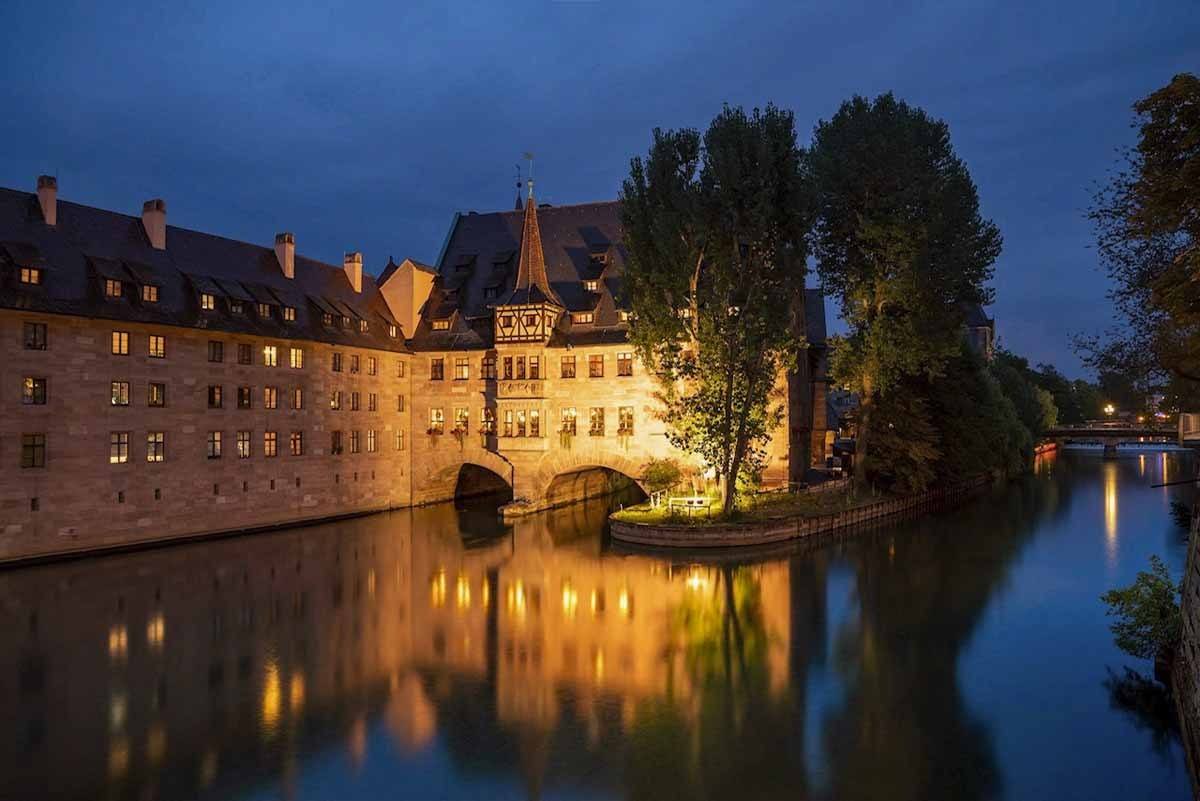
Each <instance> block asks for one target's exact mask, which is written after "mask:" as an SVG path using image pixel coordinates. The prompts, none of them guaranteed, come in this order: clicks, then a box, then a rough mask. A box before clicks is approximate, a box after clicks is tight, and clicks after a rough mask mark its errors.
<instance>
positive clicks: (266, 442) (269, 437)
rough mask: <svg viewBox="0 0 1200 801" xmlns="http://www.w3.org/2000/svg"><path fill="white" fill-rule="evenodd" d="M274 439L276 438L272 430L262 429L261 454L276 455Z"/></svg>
mask: <svg viewBox="0 0 1200 801" xmlns="http://www.w3.org/2000/svg"><path fill="white" fill-rule="evenodd" d="M275 439H276V434H275V432H274V431H264V432H263V456H268V457H270V456H275V455H276V453H277V452H276V450H275V447H276V441H275Z"/></svg>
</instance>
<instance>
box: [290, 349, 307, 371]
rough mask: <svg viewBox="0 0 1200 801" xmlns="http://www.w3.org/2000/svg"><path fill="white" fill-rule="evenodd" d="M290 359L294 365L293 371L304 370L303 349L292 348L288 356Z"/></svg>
mask: <svg viewBox="0 0 1200 801" xmlns="http://www.w3.org/2000/svg"><path fill="white" fill-rule="evenodd" d="M288 358H289V359H290V360H291V361H290V364H291V365H292V369H293V370H302V369H304V350H303V349H301V348H292V349H291V351H290V352H289V354H288Z"/></svg>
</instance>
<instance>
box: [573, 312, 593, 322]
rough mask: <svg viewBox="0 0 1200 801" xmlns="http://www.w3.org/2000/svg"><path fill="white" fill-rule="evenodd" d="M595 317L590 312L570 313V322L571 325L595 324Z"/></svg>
mask: <svg viewBox="0 0 1200 801" xmlns="http://www.w3.org/2000/svg"><path fill="white" fill-rule="evenodd" d="M595 320H596V315H594V314H592V313H591V312H572V313H571V322H573V323H591V322H595Z"/></svg>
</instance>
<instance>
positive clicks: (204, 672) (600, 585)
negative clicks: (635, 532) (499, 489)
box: [0, 453, 1186, 801]
mask: <svg viewBox="0 0 1200 801" xmlns="http://www.w3.org/2000/svg"><path fill="white" fill-rule="evenodd" d="M1172 458H1175V457H1172ZM1085 459H1086V457H1078V458H1076V457H1070V456H1057V455H1055V454H1053V453H1051V454H1046V455H1044V456H1042V457H1039V459H1038V461H1037V465H1036V471H1035V476H1033V477H1031V478H1030V479H1029V480H1027V481H1025V482H1023V483H1020V484H1017V485H1013V486H1012V487H1010V488H1008V489H1007V490H1003V491H1000V492H998V493H997V494H996V495H995V497H991V498H985V499H981V500H980V501H978V502H976V503H974V504H972V505H970V506H968V507H965V508H963V509H960V510H957V511H955V512H953V513H950V514H947V515H941V516H937V517H935V518H930V519H927V520H923V521H918V522H914V523H909V524H905V525H903V526H900V527H892V528H889V529H882V530H880V531H878V532H875V533H871V532H864V533H860V534H857V535H855V536H854V537H851V538H848V539H846V540H845V541H843V542H840V543H831V544H827V545H823V546H820V547H814V546H811V545H805V546H798V547H797V548H795V549H793V551H792V552H791V553H785V554H783V555H781V556H776V557H773V558H769V559H763V560H759V561H751V562H740V563H739V562H723V561H721V560H720V559H717V558H714V557H713V555H711V554H701V555H696V556H692V557H686V556H683V555H680V557H679V558H669V557H661V556H649V555H622V554H619V553H613V552H611V551H609V550H608V548H607V546H606V544H605V542H604V538H603V536H602V535H601V533H600V532H601V530H602V528H603V521H604V517H605V515H606V512H607V507H606V505H605V504H604V503H599V502H589V503H585V504H579V505H577V506H573V507H568V508H565V509H560V510H555V511H553V512H548V513H546V514H543V515H539V516H537V517H533V518H529V519H526V520H522V521H520V522H519V523H517V524H516V525H515V526H512V527H507V528H506V527H502V526H499V525H498V524H496V523H495V521H494V515H493V516H492V522H491V523H487V524H486V525H485V522H484V521H485V520H487V519H488V518H487V514H486V513H485V512H484V511H481V510H479V509H474V510H472V509H467V508H455V507H454V506H449V505H448V506H444V507H430V508H426V509H420V510H414V511H406V512H400V513H394V514H390V515H379V516H374V517H368V518H361V519H358V520H353V521H346V522H340V523H337V524H331V525H325V526H316V527H311V528H306V529H300V530H295V531H291V532H283V533H279V534H272V535H261V536H256V537H247V538H240V539H232V540H223V541H218V542H212V543H206V544H200V545H193V546H184V547H178V548H170V549H163V550H158V551H150V552H144V553H139V554H130V555H125V556H117V557H111V558H105V559H94V560H86V561H78V562H70V563H63V564H59V565H52V566H46V567H38V568H30V569H25V570H16V571H8V572H6V573H0V632H2V633H3V635H4V642H5V643H6V644H7V645H8V646H10V647H6V648H5V649H2V650H0V708H4V709H6V710H11V715H10V717H11V720H12V723H11V725H10V726H8V727H6V730H4V733H3V734H2V735H0V738H3V739H0V776H3V777H4V778H5V781H6V782H7V786H5V787H3V788H0V796H2V795H4V793H5V792H8V791H9V790H10V789H11V791H12V792H13V793H14V794H15V795H14V797H20V798H39V797H56V798H78V799H92V798H113V799H116V798H143V797H156V798H196V797H199V798H246V797H275V796H279V795H283V796H286V797H291V798H309V797H315V798H321V797H326V796H327V795H328V794H329V793H330V792H331V790H330V787H336V788H338V793H339V795H345V796H346V797H376V796H377V795H378V794H379V792H380V790H379V788H388V789H387V791H386V792H387V793H388V794H395V795H400V796H409V797H416V798H424V797H431V796H432V797H478V796H479V795H480V794H481V793H482V792H483V791H482V790H481V788H485V787H487V788H492V790H491V791H489V792H487V793H485V794H487V795H496V796H501V797H510V796H522V795H524V796H527V797H538V796H540V795H542V794H553V795H556V796H566V797H572V796H586V797H597V798H608V797H614V798H615V797H620V798H633V799H640V798H647V799H649V798H654V799H659V798H729V797H736V798H739V799H747V801H749V799H759V798H761V799H773V798H782V797H789V798H836V799H841V798H854V799H859V798H887V799H914V800H915V799H941V798H945V799H951V798H952V799H985V798H998V797H1001V796H1008V797H1014V798H1016V797H1046V796H1049V795H1054V794H1055V792H1054V791H1055V789H1057V788H1056V784H1055V781H1056V780H1055V777H1054V776H1055V774H1053V772H1050V773H1047V774H1046V778H1045V782H1046V783H1045V784H1042V785H1036V786H1032V787H1028V786H1023V785H1018V786H1015V787H1014V786H1010V785H1012V784H1013V782H1015V781H1016V779H1014V778H1012V776H1013V775H1018V774H1020V771H1017V770H1015V767H1016V766H1015V765H1014V764H1012V762H1011V760H1012V759H1013V756H1012V754H1011V753H1010V752H1009V751H1007V750H1004V749H1003V748H1002V747H1001V740H1000V738H998V737H997V736H996V734H995V731H994V728H995V727H996V726H998V725H1001V724H1002V723H1004V722H1005V721H1011V720H1012V718H1011V716H1012V715H1014V714H1016V715H1019V717H1017V718H1016V720H1018V721H1020V723H1021V724H1022V725H1025V724H1026V722H1027V721H1026V718H1028V717H1030V716H1037V715H1039V714H1040V713H1041V712H1042V710H1040V709H1024V710H1020V701H1019V696H1020V693H1018V694H1017V695H1016V696H1013V697H1005V698H1001V699H1000V702H999V704H998V705H996V706H993V707H989V706H988V705H987V704H986V699H985V698H984V697H982V696H981V695H980V694H979V693H978V691H977V690H976V689H975V688H974V686H973V685H972V684H969V683H967V682H965V681H964V678H963V670H962V667H961V664H962V662H963V661H964V659H965V658H966V654H967V653H968V652H969V651H970V650H971V648H972V643H978V642H979V641H980V639H981V638H982V639H983V641H984V643H985V644H986V643H991V642H994V639H993V638H994V637H995V636H1000V637H1001V638H1002V639H1001V640H1000V642H1003V643H1005V647H1002V648H996V649H995V650H994V651H989V652H988V653H989V654H990V656H988V658H987V659H986V660H985V661H986V664H987V665H988V666H989V667H993V669H994V670H995V674H994V676H993V678H994V679H995V680H996V681H1001V682H1002V681H1009V682H1011V681H1013V680H1014V678H1015V679H1016V680H1019V681H1028V682H1033V683H1040V681H1041V680H1042V678H1043V677H1039V676H1037V675H1028V676H1026V675H1025V674H1026V673H1027V667H1028V664H1029V661H1030V660H1029V657H1030V654H1029V653H1028V651H1029V650H1030V649H1036V648H1037V647H1041V646H1038V645H1037V643H1038V642H1039V641H1038V640H1037V639H1036V638H1035V635H1034V634H1029V635H1025V639H1024V640H1020V637H1019V636H1018V635H1016V634H1014V633H1013V631H1012V630H1011V628H1010V629H1007V630H1003V629H1002V633H1001V634H1000V635H984V634H981V633H980V629H981V627H983V625H984V621H985V620H986V619H987V617H988V615H987V612H988V610H989V608H990V607H992V605H993V601H994V599H996V598H997V597H1001V596H1003V595H1005V594H1006V593H1011V592H1013V590H1012V585H1013V583H1014V582H1017V583H1018V585H1019V586H1021V587H1027V588H1028V585H1026V584H1020V582H1021V581H1024V580H1023V579H1019V578H1016V577H1014V570H1015V565H1017V564H1018V563H1019V562H1021V561H1022V559H1020V558H1019V557H1021V555H1022V554H1026V553H1027V552H1028V553H1031V554H1032V555H1030V556H1029V557H1028V558H1029V559H1034V560H1035V561H1036V562H1037V565H1038V567H1039V569H1041V570H1043V571H1046V570H1054V569H1059V568H1061V569H1063V570H1065V571H1067V572H1068V573H1072V574H1073V573H1076V572H1078V571H1079V570H1080V567H1081V566H1082V565H1086V564H1099V565H1108V566H1109V568H1110V569H1111V566H1112V565H1113V564H1114V563H1115V562H1116V561H1117V560H1118V559H1119V557H1120V553H1119V549H1117V548H1116V543H1117V541H1118V539H1119V538H1123V537H1129V536H1131V534H1130V533H1129V532H1127V531H1126V532H1122V531H1120V524H1119V520H1118V515H1117V503H1118V490H1119V492H1120V494H1121V499H1122V501H1121V502H1122V504H1123V506H1125V508H1126V509H1127V510H1128V508H1130V507H1129V506H1128V505H1127V504H1129V503H1133V502H1127V501H1126V500H1125V499H1126V496H1127V495H1128V494H1129V493H1131V492H1134V491H1138V492H1141V491H1142V489H1141V487H1142V486H1143V485H1144V483H1145V482H1139V481H1137V480H1136V478H1135V474H1136V471H1140V470H1142V469H1148V470H1151V471H1154V470H1155V469H1156V468H1157V469H1158V470H1160V471H1161V470H1162V469H1163V468H1162V466H1161V463H1159V462H1158V461H1157V460H1155V461H1154V462H1151V464H1150V465H1143V464H1142V463H1141V462H1140V460H1139V463H1138V465H1137V466H1136V467H1135V466H1134V464H1133V462H1132V461H1131V460H1130V461H1129V462H1128V467H1127V468H1125V469H1127V471H1128V472H1126V474H1125V475H1123V476H1119V475H1118V474H1119V473H1120V472H1121V470H1122V469H1123V468H1121V467H1120V464H1119V463H1117V462H1107V463H1101V462H1100V460H1099V459H1098V458H1092V459H1091V461H1084V460H1085ZM1092 492H1095V493H1097V494H1098V495H1099V496H1100V497H1101V498H1102V513H1101V510H1100V509H1099V508H1098V507H1099V506H1100V504H1096V503H1095V502H1094V501H1093V500H1092V499H1091V495H1090V494H1088V493H1092ZM1146 492H1148V490H1147V491H1146ZM1079 493H1083V495H1085V496H1086V498H1087V503H1086V504H1080V505H1079V510H1080V514H1083V513H1085V512H1086V513H1088V514H1090V515H1091V517H1081V518H1080V522H1079V523H1078V524H1072V525H1075V526H1076V528H1077V530H1076V528H1073V529H1071V531H1072V532H1075V533H1072V534H1071V538H1072V539H1071V541H1072V542H1074V543H1076V546H1074V547H1076V548H1077V550H1075V551H1072V552H1071V554H1070V559H1069V560H1067V561H1068V562H1069V564H1068V565H1067V566H1066V567H1062V564H1061V561H1060V559H1059V558H1058V557H1054V556H1049V557H1041V556H1036V554H1033V552H1034V551H1035V550H1036V549H1034V548H1033V545H1032V544H1033V543H1035V542H1041V541H1042V539H1045V541H1046V542H1050V543H1054V542H1056V541H1057V540H1055V539H1054V538H1041V534H1040V532H1042V531H1043V530H1059V529H1055V528H1054V527H1055V526H1062V525H1066V523H1065V522H1064V521H1067V520H1073V519H1074V518H1072V517H1071V515H1070V514H1068V510H1069V509H1070V508H1071V499H1072V497H1073V494H1079ZM1137 497H1141V496H1137ZM1162 506H1163V504H1162V503H1159V504H1158V506H1157V507H1156V508H1161V507H1162ZM1085 507H1086V508H1085ZM1126 513H1127V514H1129V512H1128V511H1127V512H1126ZM1100 526H1103V528H1104V531H1105V546H1104V548H1102V549H1097V548H1096V542H1095V539H1094V533H1095V530H1096V528H1099V527H1100ZM1038 560H1042V561H1038ZM1138 566H1139V567H1140V566H1141V565H1140V564H1139V565H1138ZM1043 575H1044V574H1043ZM1103 589H1104V587H1100V586H1097V587H1095V588H1091V587H1088V588H1087V593H1088V596H1089V597H1090V598H1093V599H1094V598H1095V597H1096V596H1098V594H1099V593H1100V592H1101V591H1102V590H1103ZM1032 590H1033V591H1035V592H1037V593H1039V598H1040V601H1039V603H1040V606H1039V607H1038V608H1039V609H1040V610H1041V611H1042V612H1043V613H1044V610H1045V605H1046V604H1050V603H1052V602H1053V598H1054V593H1053V592H1049V593H1042V592H1040V590H1041V588H1040V587H1039V586H1037V585H1033V586H1032ZM493 601H494V602H493ZM1043 616H1044V615H1043V614H1042V613H1039V615H1037V616H1035V617H1037V618H1038V619H1039V620H1040V619H1042V618H1043ZM1096 628H1097V631H1098V632H1099V633H1098V635H1097V636H1098V637H1101V638H1103V639H1102V640H1101V641H1102V642H1106V641H1107V632H1106V631H1104V629H1103V621H1100V622H1099V623H1098V624H1097V627H1096ZM143 632H144V639H143V637H142V633H143ZM131 633H132V636H131ZM1018 641H1020V642H1021V645H1013V646H1012V647H1011V648H1009V647H1008V646H1009V644H1011V643H1015V642H1018ZM981 647H982V646H981ZM1082 650H1086V649H1082ZM1080 670H1081V674H1082V675H1083V676H1084V677H1085V678H1086V680H1081V679H1080V678H1079V677H1074V676H1073V677H1071V680H1070V682H1069V684H1068V686H1070V687H1078V688H1080V689H1078V690H1077V692H1079V693H1084V692H1086V691H1087V690H1086V689H1085V688H1086V687H1088V686H1089V681H1091V678H1092V677H1095V676H1096V675H1097V671H1098V670H1101V668H1100V667H1099V666H1097V665H1094V664H1087V665H1083V666H1080ZM1115 681H1117V680H1115V679H1114V682H1115ZM1095 685H1096V682H1095V681H1092V682H1091V684H1090V686H1091V687H1093V688H1094V687H1095ZM1016 686H1017V687H1023V686H1024V685H1021V684H1018V685H1016ZM1113 687H1116V688H1117V689H1113ZM1130 687H1133V685H1131V684H1130V683H1128V682H1126V683H1124V684H1112V685H1111V686H1110V687H1109V690H1111V692H1112V698H1113V699H1117V700H1114V701H1113V704H1115V705H1117V706H1119V707H1120V708H1119V709H1117V710H1116V711H1113V710H1112V709H1110V705H1109V704H1108V702H1107V693H1106V695H1105V698H1103V699H1100V701H1099V702H1098V705H1097V706H1098V709H1099V711H1098V712H1093V713H1092V714H1094V715H1097V714H1098V715H1114V716H1117V717H1120V718H1121V719H1122V720H1125V719H1126V718H1124V715H1125V712H1124V711H1123V710H1125V709H1129V708H1131V707H1134V706H1136V704H1135V703H1134V701H1136V700H1137V699H1138V698H1141V697H1142V696H1143V695H1145V694H1144V693H1139V691H1138V688H1137V687H1133V689H1129V688H1130ZM1131 699H1132V700H1131ZM1073 700H1074V703H1073V705H1072V708H1073V709H1075V710H1077V712H1076V715H1079V716H1080V717H1079V718H1078V719H1076V718H1074V717H1063V718H1062V719H1061V720H1050V721H1043V723H1042V725H1059V726H1062V727H1064V728H1063V731H1062V736H1061V737H1060V738H1059V739H1060V740H1061V742H1062V743H1063V747H1070V744H1071V742H1072V741H1073V739H1074V738H1075V737H1076V736H1078V735H1079V733H1080V732H1081V731H1085V730H1086V729H1087V728H1088V727H1090V726H1092V725H1094V724H1095V723H1096V720H1097V719H1096V718H1094V717H1093V718H1088V717H1086V715H1082V714H1081V713H1079V712H1078V710H1080V709H1086V708H1087V703H1086V702H1085V699H1084V697H1083V696H1080V697H1078V698H1075V699H1073ZM1118 700H1119V702H1118ZM1014 708H1015V709H1016V710H1017V711H1015V712H1014V711H1013V710H1014ZM1152 732H1153V733H1154V736H1156V737H1157V736H1158V734H1157V732H1158V730H1157V729H1153V730H1152ZM1143 736H1145V735H1143ZM1017 739H1018V740H1020V739H1021V738H1017ZM380 740H381V741H382V743H383V745H384V746H385V747H382V748H381V747H377V741H380ZM1164 747H1165V748H1166V751H1167V753H1168V756H1171V755H1173V756H1171V758H1176V759H1177V758H1178V754H1177V753H1176V751H1172V750H1171V749H1172V747H1173V746H1171V745H1170V744H1169V743H1168V744H1167V745H1166V746H1164ZM1139 753H1140V751H1139V750H1138V749H1137V748H1134V749H1130V752H1129V754H1128V755H1127V762H1126V765H1125V767H1126V768H1128V767H1129V765H1130V764H1134V762H1135V761H1136V760H1137V759H1139V758H1141V757H1139V756H1137V755H1138V754H1139ZM329 756H334V757H336V758H335V759H333V760H331V759H329V758H328V757H329ZM431 756H433V757H436V758H434V759H432V760H431V759H430V757H431ZM1031 758H1032V757H1031ZM1060 758H1061V757H1060ZM331 772H332V774H331ZM1160 772H1161V771H1160ZM1006 777H1007V778H1006ZM331 781H332V782H334V783H333V784H332V785H331V784H330V782H331ZM1078 781H1080V782H1082V783H1084V785H1086V786H1083V787H1081V788H1080V793H1081V794H1082V795H1084V796H1086V797H1094V798H1102V797H1106V796H1107V797H1121V796H1120V795H1119V794H1118V793H1117V790H1116V789H1114V788H1117V787H1118V785H1117V784H1111V785H1110V784H1108V783H1107V781H1106V779H1105V778H1104V776H1103V775H1102V771H1099V770H1098V771H1097V774H1096V777H1095V778H1094V779H1093V778H1092V777H1090V776H1081V777H1079V779H1078ZM1089 781H1090V782H1093V783H1092V784H1087V782H1089ZM1185 785H1186V779H1184V780H1183V782H1182V783H1181V784H1179V785H1178V786H1180V787H1183V786H1185ZM1172 786H1174V785H1172ZM1137 789H1138V788H1134V790H1137ZM1143 789H1144V788H1143ZM1154 789H1157V787H1155V788H1154ZM1128 794H1129V795H1141V796H1145V795H1148V794H1154V793H1153V792H1151V791H1150V790H1147V791H1145V792H1140V791H1137V792H1131V793H1128Z"/></svg>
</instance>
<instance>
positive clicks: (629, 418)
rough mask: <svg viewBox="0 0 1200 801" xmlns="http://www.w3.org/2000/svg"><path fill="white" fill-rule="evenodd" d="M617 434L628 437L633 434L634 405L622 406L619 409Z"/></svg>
mask: <svg viewBox="0 0 1200 801" xmlns="http://www.w3.org/2000/svg"><path fill="white" fill-rule="evenodd" d="M617 434H618V435H619V436H622V437H628V436H631V435H632V434H633V407H632V406H622V407H620V408H619V409H617Z"/></svg>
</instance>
